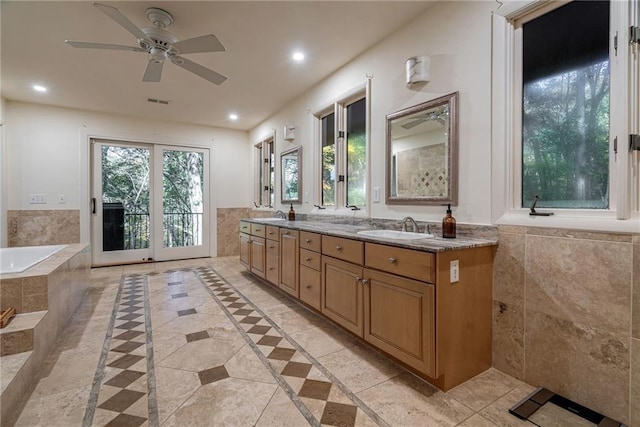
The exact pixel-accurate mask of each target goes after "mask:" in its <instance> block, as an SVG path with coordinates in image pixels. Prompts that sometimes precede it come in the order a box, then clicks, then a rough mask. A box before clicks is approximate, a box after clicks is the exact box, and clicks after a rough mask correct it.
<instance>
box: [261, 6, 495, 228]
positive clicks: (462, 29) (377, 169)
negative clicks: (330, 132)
mask: <svg viewBox="0 0 640 427" xmlns="http://www.w3.org/2000/svg"><path fill="white" fill-rule="evenodd" d="M496 5H497V4H496V3H495V2H490V1H456V2H441V3H439V4H438V5H436V6H434V7H432V8H430V9H428V10H427V11H426V12H425V13H424V14H422V15H420V16H418V17H417V18H416V19H415V20H414V21H413V22H411V23H409V24H407V25H405V26H404V28H402V29H401V30H400V31H398V32H396V33H394V34H393V35H391V36H390V37H388V38H387V39H385V40H383V41H382V42H381V43H379V44H378V45H376V46H374V47H373V48H372V49H370V50H369V51H367V52H365V53H364V54H362V55H361V56H359V57H358V58H356V59H354V60H353V61H352V62H351V63H349V64H347V65H346V66H345V67H343V68H342V69H340V70H338V71H337V72H336V73H334V74H333V75H332V76H330V77H329V78H328V79H326V80H325V81H324V82H322V83H321V84H319V85H318V86H316V87H314V88H313V89H312V90H310V91H309V92H307V93H306V94H304V95H303V96H301V97H299V98H298V99H296V100H294V101H293V102H291V103H290V104H289V105H288V106H287V107H286V108H284V109H283V110H281V111H279V112H277V113H275V114H274V115H272V116H271V117H269V118H268V119H267V120H266V121H264V122H263V123H261V124H260V125H259V126H257V127H255V128H254V129H252V130H251V132H250V140H251V142H252V143H253V142H256V141H258V140H259V139H260V138H261V137H263V136H264V135H266V134H268V132H271V131H272V129H276V136H277V138H276V150H277V154H278V155H279V153H280V152H281V151H284V150H286V149H289V148H291V147H292V146H294V145H302V146H303V147H304V148H303V159H304V160H303V166H304V170H303V173H304V177H303V178H304V181H303V188H304V192H305V193H306V192H308V193H309V200H308V203H304V204H303V206H302V207H299V208H298V209H299V210H300V212H306V213H309V212H313V213H317V210H315V209H314V208H313V204H314V203H317V202H318V199H317V194H318V189H317V188H315V187H317V182H318V180H317V179H316V177H315V176H314V175H315V174H316V171H317V169H316V168H314V163H313V162H314V161H315V160H316V158H317V156H314V154H315V153H314V134H313V129H312V123H313V120H312V118H311V114H310V112H309V111H311V112H312V111H315V110H316V109H317V108H320V107H323V106H325V105H328V104H329V103H330V102H332V101H334V100H335V99H336V97H337V96H338V95H340V94H341V93H345V92H347V91H349V90H350V89H352V88H354V87H356V86H358V85H360V84H362V83H363V82H364V81H365V80H366V76H367V75H370V76H373V77H372V86H371V107H372V108H371V134H370V143H371V157H370V162H371V168H370V170H371V172H372V173H371V175H372V176H371V181H370V185H371V187H380V190H381V202H380V203H373V204H372V206H371V216H372V217H381V218H402V217H404V216H406V215H411V216H413V217H414V218H416V219H418V220H440V219H441V218H442V217H443V216H444V210H445V209H444V208H443V207H437V206H436V207H433V206H431V207H429V206H397V205H388V206H387V205H385V204H384V189H385V182H384V170H385V123H386V119H385V116H386V115H387V114H389V113H392V112H395V111H398V110H401V109H404V108H407V107H410V106H413V105H416V104H419V103H421V102H424V101H427V100H430V99H433V98H436V97H439V96H441V95H444V94H448V93H452V92H456V91H457V92H459V94H460V105H459V117H460V121H459V136H460V145H459V147H460V148H459V152H460V154H459V196H458V200H459V203H458V206H457V207H456V208H454V215H455V216H456V218H457V219H458V221H459V222H466V223H485V224H488V223H490V222H491V134H490V121H491V120H490V119H491V87H490V83H491V12H492V11H493V10H494V9H495V7H496ZM416 55H428V56H430V57H431V81H430V82H429V83H428V84H427V85H426V86H424V87H423V88H422V89H420V90H411V89H408V88H406V87H405V82H404V78H405V61H406V59H407V58H409V57H411V56H416ZM285 124H293V125H295V126H296V139H295V141H293V142H291V143H290V142H287V141H284V140H283V138H282V137H283V135H282V130H283V127H284V125H285ZM276 194H279V189H278V192H277V193H276ZM276 207H277V208H282V206H276Z"/></svg>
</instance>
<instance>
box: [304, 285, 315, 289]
mask: <svg viewBox="0 0 640 427" xmlns="http://www.w3.org/2000/svg"><path fill="white" fill-rule="evenodd" d="M312 287H313V286H311V285H307V286H305V287H304V288H305V289H311V288H312Z"/></svg>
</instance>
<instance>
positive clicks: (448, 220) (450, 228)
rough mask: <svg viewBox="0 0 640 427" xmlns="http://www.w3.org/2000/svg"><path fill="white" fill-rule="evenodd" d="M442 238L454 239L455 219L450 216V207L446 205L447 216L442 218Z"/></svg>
mask: <svg viewBox="0 0 640 427" xmlns="http://www.w3.org/2000/svg"><path fill="white" fill-rule="evenodd" d="M442 237H443V238H445V239H455V238H456V219H455V218H454V217H453V216H451V205H450V204H449V205H447V214H446V215H445V217H444V218H442Z"/></svg>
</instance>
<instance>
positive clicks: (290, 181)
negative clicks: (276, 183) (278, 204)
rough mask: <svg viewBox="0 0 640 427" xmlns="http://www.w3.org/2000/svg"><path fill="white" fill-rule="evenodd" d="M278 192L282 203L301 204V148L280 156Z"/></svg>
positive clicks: (285, 152)
mask: <svg viewBox="0 0 640 427" xmlns="http://www.w3.org/2000/svg"><path fill="white" fill-rule="evenodd" d="M280 176H281V182H280V190H281V201H282V202H283V203H285V202H286V203H302V179H301V177H302V147H296V148H292V149H291V150H287V151H284V152H283V153H282V154H280Z"/></svg>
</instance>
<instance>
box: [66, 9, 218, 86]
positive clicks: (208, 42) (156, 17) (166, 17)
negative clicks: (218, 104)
mask: <svg viewBox="0 0 640 427" xmlns="http://www.w3.org/2000/svg"><path fill="white" fill-rule="evenodd" d="M92 4H93V5H94V6H95V7H97V8H98V9H99V10H100V11H101V12H103V13H104V14H106V15H107V16H109V17H110V18H111V19H113V20H114V21H116V23H118V24H119V25H120V26H121V27H123V28H124V29H125V30H127V31H128V32H130V33H131V34H133V35H134V36H135V37H136V39H137V40H138V47H134V46H121V45H114V44H105V43H92V42H81V41H74V40H65V43H67V44H68V45H69V46H72V47H75V48H82V49H106V50H128V51H132V52H146V53H147V54H148V62H147V68H146V69H145V72H144V75H143V77H142V81H143V82H159V81H160V79H161V77H162V68H163V66H164V63H165V61H166V60H167V59H169V60H170V61H171V63H173V64H175V65H177V66H178V67H181V68H183V69H185V70H187V71H190V72H192V73H194V74H196V75H197V76H200V77H202V78H203V79H205V80H207V81H209V82H211V83H214V84H216V85H220V84H222V83H223V82H224V81H225V80H227V77H226V76H224V75H222V74H220V73H218V72H216V71H213V70H211V69H209V68H207V67H204V66H202V65H200V64H196V63H195V62H193V61H190V60H188V59H186V58H183V57H181V56H179V55H184V54H189V53H207V52H224V51H225V50H226V49H225V48H224V46H223V45H222V43H220V41H219V40H218V38H217V37H216V36H214V35H213V34H206V35H203V36H199V37H194V38H191V39H186V40H182V41H178V39H177V37H176V36H174V35H173V34H171V33H170V32H168V31H167V30H165V28H166V27H168V26H170V25H171V24H172V23H173V16H172V15H171V14H170V13H169V12H167V11H166V10H164V9H160V8H157V7H150V8H147V10H146V16H147V19H148V20H149V21H150V22H151V24H152V25H153V27H150V28H139V27H138V26H136V25H135V24H134V23H133V22H131V21H130V20H129V19H128V18H127V17H126V16H125V15H123V14H122V12H120V11H119V10H118V9H116V8H115V7H112V6H108V5H106V4H101V3H97V2H93V3H92Z"/></svg>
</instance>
